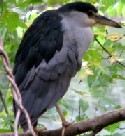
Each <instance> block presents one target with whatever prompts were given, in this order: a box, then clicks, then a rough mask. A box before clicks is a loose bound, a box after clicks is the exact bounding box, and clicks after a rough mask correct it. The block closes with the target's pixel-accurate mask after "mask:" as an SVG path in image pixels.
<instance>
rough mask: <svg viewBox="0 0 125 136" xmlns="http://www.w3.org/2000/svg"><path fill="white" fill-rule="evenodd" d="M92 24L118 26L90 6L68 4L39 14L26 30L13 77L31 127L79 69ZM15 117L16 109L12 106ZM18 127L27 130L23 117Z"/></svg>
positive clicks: (91, 35) (65, 88)
mask: <svg viewBox="0 0 125 136" xmlns="http://www.w3.org/2000/svg"><path fill="white" fill-rule="evenodd" d="M96 24H100V25H109V26H113V27H116V28H120V27H121V26H120V25H119V24H118V23H116V22H114V21H112V20H110V19H107V18H106V17H104V16H100V15H99V14H98V11H97V9H96V8H95V7H94V6H93V5H91V4H90V3H84V2H75V3H69V4H66V5H64V6H62V7H60V8H59V9H57V10H49V11H46V12H44V13H42V14H41V15H39V16H38V17H37V18H36V19H35V21H34V22H33V24H32V25H31V26H30V27H29V28H28V30H27V31H26V33H25V35H24V38H23V39H22V42H21V44H20V46H19V49H18V51H17V54H16V57H15V64H14V70H13V73H14V76H15V81H16V83H17V85H18V87H19V89H20V93H21V96H22V102H23V105H24V107H25V108H26V109H27V111H28V113H29V115H30V118H31V121H32V124H33V126H34V127H36V125H37V122H38V118H39V117H40V115H41V114H43V113H44V112H45V111H46V110H47V109H48V108H51V107H53V106H55V105H56V103H57V101H58V100H59V99H60V98H62V97H63V95H64V94H65V92H66V91H67V90H68V87H69V85H70V81H71V78H72V77H74V76H75V74H76V73H77V71H79V70H80V68H81V64H82V56H83V55H84V53H85V51H86V50H87V49H88V48H89V45H90V43H91V42H92V40H93V31H92V27H93V26H95V25H96ZM14 112H15V115H16V112H17V106H16V104H15V103H14ZM19 124H20V125H21V126H22V128H23V129H24V130H27V129H28V126H27V122H26V119H25V115H24V114H23V113H22V114H21V116H20V120H19Z"/></svg>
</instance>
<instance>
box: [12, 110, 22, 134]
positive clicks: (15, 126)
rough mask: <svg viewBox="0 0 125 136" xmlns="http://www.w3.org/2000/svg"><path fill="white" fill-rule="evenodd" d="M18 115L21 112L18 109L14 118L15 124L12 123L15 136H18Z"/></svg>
mask: <svg viewBox="0 0 125 136" xmlns="http://www.w3.org/2000/svg"><path fill="white" fill-rule="evenodd" d="M20 114H21V111H20V109H18V111H17V115H16V118H15V122H14V133H15V136H18V122H19V118H20Z"/></svg>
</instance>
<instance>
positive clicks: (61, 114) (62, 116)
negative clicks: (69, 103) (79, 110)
mask: <svg viewBox="0 0 125 136" xmlns="http://www.w3.org/2000/svg"><path fill="white" fill-rule="evenodd" d="M55 107H56V110H57V112H58V114H59V116H60V118H61V121H62V126H63V127H68V126H69V125H70V123H68V122H67V121H66V120H65V117H64V115H63V113H62V111H61V109H60V107H59V105H58V104H57V103H56V105H55Z"/></svg>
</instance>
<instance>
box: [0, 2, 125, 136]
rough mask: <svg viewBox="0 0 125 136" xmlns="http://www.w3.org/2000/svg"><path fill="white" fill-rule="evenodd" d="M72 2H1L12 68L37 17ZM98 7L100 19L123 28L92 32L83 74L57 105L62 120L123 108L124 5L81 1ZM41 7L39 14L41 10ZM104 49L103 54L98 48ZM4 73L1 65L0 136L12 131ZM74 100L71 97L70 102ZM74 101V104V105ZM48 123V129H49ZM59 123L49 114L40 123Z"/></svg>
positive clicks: (116, 128)
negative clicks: (102, 18)
mask: <svg viewBox="0 0 125 136" xmlns="http://www.w3.org/2000/svg"><path fill="white" fill-rule="evenodd" d="M72 1H74V0H46V1H45V0H3V1H0V37H2V38H3V39H4V48H5V50H6V52H7V54H8V55H9V57H10V60H11V65H12V67H13V62H14V56H15V53H16V51H17V48H18V46H19V43H20V40H21V38H22V36H23V34H24V32H25V31H26V29H27V28H28V26H29V25H30V24H31V23H32V21H33V20H34V18H36V16H38V14H39V13H41V12H42V11H44V10H46V9H52V8H55V7H57V6H58V5H60V4H64V3H67V2H72ZM83 1H87V2H91V3H93V4H94V5H95V6H97V7H98V9H99V13H101V14H105V15H108V16H109V17H111V18H114V19H115V20H117V21H118V22H121V23H122V25H123V28H122V29H115V28H109V27H99V28H94V33H95V37H96V40H94V42H93V43H92V45H91V47H90V48H89V50H88V51H87V52H86V54H85V55H84V57H83V68H82V69H81V71H80V72H79V73H78V75H77V76H76V78H74V79H73V81H72V83H71V86H70V89H69V91H68V92H67V94H66V96H65V97H64V98H63V99H62V100H60V101H59V104H60V105H61V107H62V109H63V112H64V115H65V117H66V118H67V119H69V120H75V121H77V120H82V119H85V118H89V117H92V116H95V115H98V114H102V113H104V112H106V111H110V110H114V109H117V108H121V107H122V106H125V104H124V103H123V102H122V101H123V100H124V96H125V95H124V80H125V74H124V70H125V66H123V65H121V63H122V64H124V65H125V62H124V57H125V55H124V54H125V53H124V52H125V37H124V35H125V27H124V25H125V14H124V13H125V1H124V0H98V1H97V0H83ZM39 5H40V10H41V11H40V10H39ZM97 39H98V41H99V42H100V44H101V45H103V47H104V48H106V50H107V51H108V53H109V54H108V53H107V52H106V51H104V49H103V48H102V47H101V46H100V44H99V42H98V41H97ZM9 88H10V86H9V84H8V81H7V78H6V73H5V72H4V68H3V66H2V63H1V61H0V90H1V91H2V94H3V96H4V98H5V102H6V105H7V109H8V111H9V116H7V114H6V112H5V111H4V107H3V105H2V102H0V133H4V132H8V131H11V130H10V125H13V120H14V119H13V112H12V95H11V91H10V89H9ZM74 96H75V97H74ZM74 101H75V102H74ZM47 122H49V123H47ZM55 122H56V123H58V122H59V117H58V115H57V113H56V111H55V109H50V110H48V112H46V113H45V114H44V115H43V116H42V118H41V119H40V120H39V125H42V124H44V123H45V125H47V126H48V127H50V126H51V125H48V124H50V123H53V124H54V125H53V126H54V127H57V126H58V125H56V123H55ZM122 126H124V122H123V123H117V124H114V125H111V126H109V127H106V128H105V130H103V131H102V132H101V133H100V134H99V135H100V136H109V135H112V136H115V135H119V136H122V135H123V132H124V130H121V129H120V128H121V127H122Z"/></svg>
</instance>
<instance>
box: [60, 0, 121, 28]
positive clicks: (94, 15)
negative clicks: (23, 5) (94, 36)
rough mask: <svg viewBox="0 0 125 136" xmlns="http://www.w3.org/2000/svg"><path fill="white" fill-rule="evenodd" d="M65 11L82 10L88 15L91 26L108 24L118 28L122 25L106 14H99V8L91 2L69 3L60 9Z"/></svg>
mask: <svg viewBox="0 0 125 136" xmlns="http://www.w3.org/2000/svg"><path fill="white" fill-rule="evenodd" d="M58 10H59V11H60V12H63V13H69V12H70V13H71V12H74V11H76V12H81V13H84V14H86V15H87V17H88V18H89V20H87V21H88V22H87V23H88V24H89V25H90V26H94V25H96V24H98V25H108V26H112V27H116V28H121V25H119V24H118V23H116V22H115V21H113V20H111V19H108V18H107V17H105V16H102V15H100V14H98V10H97V9H96V8H95V7H94V6H93V5H92V4H90V3H86V2H74V3H68V4H66V5H64V6H62V7H61V8H59V9H58Z"/></svg>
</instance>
